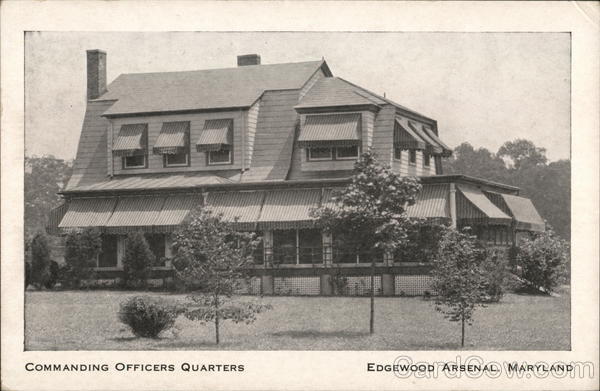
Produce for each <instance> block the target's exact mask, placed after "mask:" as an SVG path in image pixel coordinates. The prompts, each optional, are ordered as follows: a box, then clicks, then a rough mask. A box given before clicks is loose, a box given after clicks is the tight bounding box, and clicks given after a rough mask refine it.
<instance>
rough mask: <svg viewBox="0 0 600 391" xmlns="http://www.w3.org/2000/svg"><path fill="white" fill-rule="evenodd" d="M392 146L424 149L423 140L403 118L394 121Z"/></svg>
mask: <svg viewBox="0 0 600 391" xmlns="http://www.w3.org/2000/svg"><path fill="white" fill-rule="evenodd" d="M394 147H395V148H399V149H401V150H402V149H425V141H424V140H423V139H422V138H421V137H419V136H418V135H417V133H416V132H415V131H414V130H413V129H412V128H411V127H410V126H409V124H408V121H407V120H406V119H404V118H396V121H395V123H394Z"/></svg>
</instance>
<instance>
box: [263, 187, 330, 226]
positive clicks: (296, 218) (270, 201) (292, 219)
mask: <svg viewBox="0 0 600 391" xmlns="http://www.w3.org/2000/svg"><path fill="white" fill-rule="evenodd" d="M320 201H321V189H299V190H277V191H272V192H268V193H267V195H266V197H265V202H264V205H263V208H262V212H261V215H260V218H259V219H258V229H259V230H268V229H291V228H310V227H313V225H314V218H312V217H311V216H310V211H311V209H313V208H317V207H318V206H319V202H320Z"/></svg>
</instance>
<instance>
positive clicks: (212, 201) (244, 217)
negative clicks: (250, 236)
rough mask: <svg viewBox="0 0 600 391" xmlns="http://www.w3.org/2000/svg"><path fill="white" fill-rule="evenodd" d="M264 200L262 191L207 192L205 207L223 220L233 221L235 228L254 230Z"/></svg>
mask: <svg viewBox="0 0 600 391" xmlns="http://www.w3.org/2000/svg"><path fill="white" fill-rule="evenodd" d="M264 200H265V192H264V191H238V192H217V193H209V194H208V196H207V197H206V207H207V208H208V209H210V210H211V211H212V212H213V213H219V214H222V215H223V220H225V221H229V222H234V221H235V226H236V228H239V229H242V230H254V229H255V228H256V222H257V221H258V218H259V216H260V210H261V208H262V205H263V202H264Z"/></svg>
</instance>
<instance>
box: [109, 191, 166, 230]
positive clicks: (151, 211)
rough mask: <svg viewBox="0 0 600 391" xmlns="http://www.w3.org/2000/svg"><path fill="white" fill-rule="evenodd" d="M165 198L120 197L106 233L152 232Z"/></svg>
mask: <svg viewBox="0 0 600 391" xmlns="http://www.w3.org/2000/svg"><path fill="white" fill-rule="evenodd" d="M164 203H165V197H159V196H129V197H119V201H118V203H117V206H116V207H115V210H114V212H113V214H112V216H110V219H109V220H108V222H107V223H106V226H105V231H106V232H108V233H112V234H119V233H127V232H131V231H144V232H152V226H153V225H154V224H155V223H156V221H157V218H158V216H159V214H160V211H161V210H162V208H163V205H164Z"/></svg>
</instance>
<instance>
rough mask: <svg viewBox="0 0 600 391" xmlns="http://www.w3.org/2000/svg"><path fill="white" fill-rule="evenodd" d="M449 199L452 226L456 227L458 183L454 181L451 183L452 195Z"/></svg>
mask: <svg viewBox="0 0 600 391" xmlns="http://www.w3.org/2000/svg"><path fill="white" fill-rule="evenodd" d="M448 201H449V202H450V220H451V224H450V227H451V228H455V229H456V225H457V224H456V222H457V217H456V185H455V184H454V183H451V184H450V197H449V200H448Z"/></svg>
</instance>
